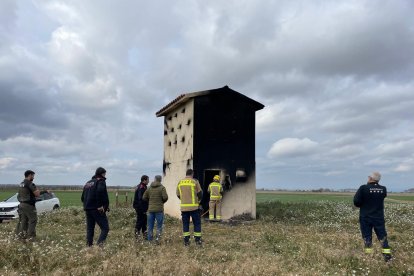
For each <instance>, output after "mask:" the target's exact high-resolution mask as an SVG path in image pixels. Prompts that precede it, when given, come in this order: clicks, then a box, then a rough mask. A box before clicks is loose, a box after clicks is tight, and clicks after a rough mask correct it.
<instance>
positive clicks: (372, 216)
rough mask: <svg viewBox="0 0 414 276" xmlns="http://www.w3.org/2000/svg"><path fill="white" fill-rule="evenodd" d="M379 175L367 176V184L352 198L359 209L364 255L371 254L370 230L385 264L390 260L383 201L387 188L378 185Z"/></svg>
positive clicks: (376, 173)
mask: <svg viewBox="0 0 414 276" xmlns="http://www.w3.org/2000/svg"><path fill="white" fill-rule="evenodd" d="M380 179H381V174H380V173H379V172H373V173H372V174H371V175H370V176H368V182H367V184H365V185H362V186H361V187H359V189H358V191H357V192H356V194H355V196H354V205H355V206H356V207H358V208H360V209H359V223H360V227H361V233H362V238H363V239H364V244H365V253H373V249H372V229H374V231H375V234H376V235H377V238H378V240H379V241H380V242H381V246H382V254H383V256H384V259H385V261H386V262H388V261H389V260H391V258H392V257H391V248H390V246H389V244H388V240H387V231H386V229H385V219H384V199H385V197H386V196H387V188H386V187H385V186H382V185H380V184H379V181H380Z"/></svg>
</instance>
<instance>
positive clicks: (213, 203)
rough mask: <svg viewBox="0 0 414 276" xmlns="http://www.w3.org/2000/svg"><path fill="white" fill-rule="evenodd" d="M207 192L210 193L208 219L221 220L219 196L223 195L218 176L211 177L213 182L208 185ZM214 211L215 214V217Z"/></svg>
mask: <svg viewBox="0 0 414 276" xmlns="http://www.w3.org/2000/svg"><path fill="white" fill-rule="evenodd" d="M207 192H208V193H209V194H210V204H209V205H210V206H209V207H210V208H209V219H210V221H214V220H218V221H221V198H222V195H223V187H222V186H221V184H220V176H218V175H215V176H214V177H213V182H211V183H210V185H209V186H208V189H207ZM214 210H215V212H214ZM214 213H215V214H216V216H215V217H214Z"/></svg>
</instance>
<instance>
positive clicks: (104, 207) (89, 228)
mask: <svg viewBox="0 0 414 276" xmlns="http://www.w3.org/2000/svg"><path fill="white" fill-rule="evenodd" d="M105 176H106V170H105V169H104V168H102V167H99V168H97V169H96V172H95V175H94V176H93V177H92V179H91V180H89V181H88V182H86V184H85V186H84V187H83V192H82V197H81V200H82V202H83V209H84V210H85V214H86V244H87V246H92V245H93V235H94V231H95V224H98V226H99V228H101V234H100V236H99V238H98V241H97V244H98V245H99V246H102V245H103V244H104V242H105V240H106V237H107V236H108V232H109V223H108V218H107V217H106V212H108V211H109V197H108V191H107V190H106V182H105V180H106V178H105Z"/></svg>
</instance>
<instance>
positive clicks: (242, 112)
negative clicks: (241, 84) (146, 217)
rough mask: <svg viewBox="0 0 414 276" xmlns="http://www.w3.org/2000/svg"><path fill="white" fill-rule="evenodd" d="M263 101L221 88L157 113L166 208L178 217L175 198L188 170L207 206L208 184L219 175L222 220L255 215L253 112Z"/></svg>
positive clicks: (182, 99) (184, 98)
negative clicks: (161, 123) (161, 127)
mask: <svg viewBox="0 0 414 276" xmlns="http://www.w3.org/2000/svg"><path fill="white" fill-rule="evenodd" d="M263 107H264V105H262V104H261V103H259V102H256V101H254V100H252V99H250V98H248V97H246V96H244V95H242V94H240V93H239V92H236V91H234V90H232V89H230V88H229V87H228V86H224V87H222V88H218V89H212V90H205V91H199V92H193V93H186V94H182V95H180V96H178V97H177V98H176V99H175V100H173V101H172V102H170V103H169V104H167V105H166V106H164V107H163V108H162V109H161V110H159V111H158V112H157V113H156V116H157V117H161V116H164V162H163V171H164V180H163V183H164V185H165V186H166V189H167V192H168V194H169V195H170V200H168V201H167V203H166V206H165V207H166V208H165V210H166V212H167V213H168V214H170V215H172V216H176V217H178V216H179V215H180V209H179V200H178V198H177V197H176V196H175V192H176V190H175V189H176V187H177V183H178V181H179V180H180V179H181V178H184V177H185V172H186V170H187V169H189V168H192V169H194V171H195V178H197V179H198V180H199V181H200V184H201V186H202V189H203V192H204V196H203V200H202V202H201V204H202V206H203V209H204V210H205V211H207V210H208V202H209V195H208V193H207V188H208V185H209V184H210V183H211V182H212V180H213V176H214V175H216V174H218V175H220V176H221V182H222V184H223V186H224V189H225V194H224V197H223V205H222V217H223V219H229V218H231V217H234V216H237V215H241V214H248V215H250V216H251V217H252V218H255V217H256V165H255V113H256V111H258V110H260V109H262V108H263Z"/></svg>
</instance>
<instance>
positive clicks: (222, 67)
mask: <svg viewBox="0 0 414 276" xmlns="http://www.w3.org/2000/svg"><path fill="white" fill-rule="evenodd" d="M413 12H414V2H413V1H409V0H406V1H404V0H401V1H400V0H392V1H391V0H390V1H381V3H378V1H374V0H373V1H363V0H355V1H292V0H289V1H264V0H263V1H243V0H234V1H231V0H229V1H157V0H154V1H132V0H131V1H126V0H120V1H107V0H92V1H84V0H73V1H63V0H62V1H59V0H53V1H47V0H42V1H41V0H39V1H29V0H1V1H0V183H17V182H20V181H21V180H22V174H23V172H24V171H25V170H26V169H29V168H30V169H33V170H35V171H36V172H37V174H36V181H35V182H37V183H39V184H79V185H82V184H84V182H85V180H87V178H88V177H90V176H91V174H92V173H93V171H94V169H95V168H96V167H97V166H104V167H105V168H106V169H107V170H108V184H109V185H134V184H136V183H137V179H138V177H139V176H140V175H141V174H143V173H146V174H149V175H150V176H153V175H155V174H159V173H161V172H162V156H163V147H162V143H163V142H162V139H163V134H162V133H163V120H162V119H161V118H156V117H155V112H156V111H157V110H159V109H160V108H161V107H162V106H163V105H165V104H166V103H168V102H169V101H170V100H172V99H174V98H175V97H176V96H177V95H179V94H181V93H183V92H191V91H198V90H205V89H210V88H217V87H222V86H224V85H229V86H230V87H231V88H232V89H234V90H236V91H239V92H241V93H243V94H245V95H247V96H249V97H252V98H253V99H255V100H257V101H259V102H261V103H263V104H264V105H265V106H266V107H265V108H264V109H263V110H261V111H259V112H258V113H257V114H256V123H257V130H256V144H257V146H256V162H257V186H258V188H288V189H311V188H319V187H327V188H334V189H340V188H357V187H358V186H359V185H360V184H362V183H363V182H365V181H366V179H367V175H368V174H369V173H370V172H371V171H373V170H378V171H380V172H381V173H382V174H383V179H382V182H383V183H384V184H386V185H387V186H388V187H389V189H391V190H394V191H401V190H404V189H407V188H412V187H414V183H413V180H412V179H413V177H414V125H413V122H412V118H413V117H414V79H413V76H414V17H413V16H412V15H413ZM410 18H411V19H410Z"/></svg>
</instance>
